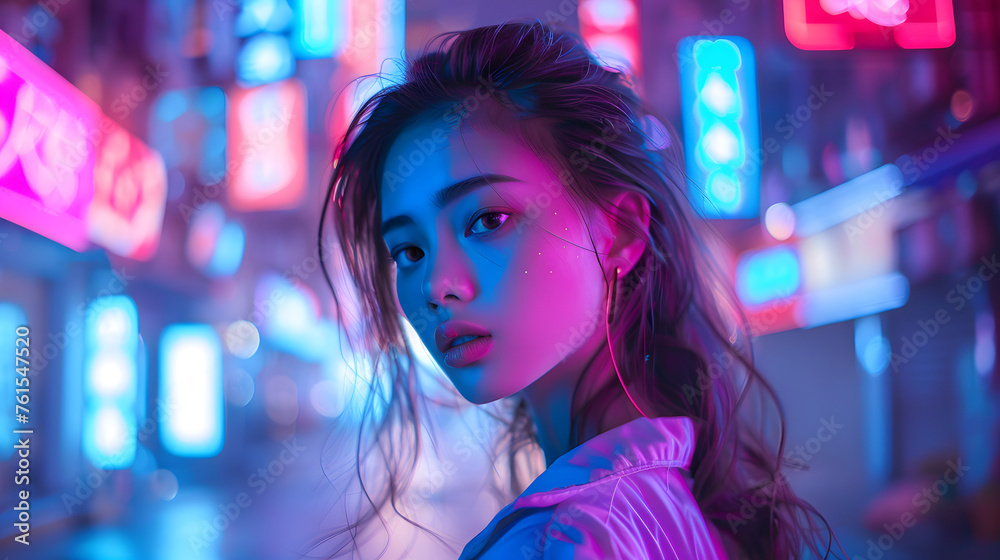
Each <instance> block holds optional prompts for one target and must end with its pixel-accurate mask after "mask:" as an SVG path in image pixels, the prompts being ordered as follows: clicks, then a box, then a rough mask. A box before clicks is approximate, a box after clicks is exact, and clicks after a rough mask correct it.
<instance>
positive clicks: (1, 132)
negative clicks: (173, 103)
mask: <svg viewBox="0 0 1000 560" xmlns="http://www.w3.org/2000/svg"><path fill="white" fill-rule="evenodd" d="M165 205H166V170H165V169H164V166H163V161H162V159H161V158H160V156H159V154H157V153H156V152H154V151H152V150H150V149H149V148H148V147H146V145H145V144H143V143H142V142H140V141H139V140H138V139H136V138H135V137H134V136H132V135H131V134H129V133H128V132H127V131H126V130H125V129H123V128H122V127H121V126H119V125H118V124H117V123H115V122H114V121H113V120H111V119H109V118H108V117H107V116H105V115H104V114H103V113H102V112H101V110H100V108H99V107H98V106H97V104H96V103H94V102H93V101H91V100H90V98H89V97H87V96H86V95H84V94H83V93H81V92H80V91H79V90H77V89H76V88H75V87H73V85H72V84H70V83H69V82H68V81H66V79H65V78H63V77H62V76H60V75H59V74H58V73H57V72H56V71H54V70H52V69H51V68H49V67H48V66H47V65H46V64H45V63H43V62H42V61H41V60H38V58H36V57H35V56H34V55H32V54H31V53H30V52H29V51H28V50H27V49H25V48H24V47H22V46H21V45H20V44H18V43H17V41H15V40H14V39H12V38H11V37H9V36H8V35H6V34H4V33H2V32H0V218H4V219H6V220H10V221H11V222H14V223H16V224H20V225H22V226H24V227H26V228H28V229H30V230H32V231H34V232H36V233H39V234H41V235H44V236H46V237H48V238H49V239H52V240H53V241H56V242H57V243H61V244H63V245H65V246H67V247H69V248H71V249H73V250H76V251H83V250H84V249H87V248H88V247H89V245H90V243H89V242H91V241H93V242H95V243H97V244H99V245H102V246H104V247H107V248H108V249H109V250H111V251H112V252H114V253H117V254H119V255H122V256H126V257H130V258H134V259H148V258H150V257H151V256H152V255H153V253H154V252H155V250H156V246H157V244H158V242H159V235H160V233H159V232H160V227H161V225H162V223H163V211H164V207H165Z"/></svg>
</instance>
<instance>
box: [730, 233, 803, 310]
mask: <svg viewBox="0 0 1000 560" xmlns="http://www.w3.org/2000/svg"><path fill="white" fill-rule="evenodd" d="M800 284H801V281H800V274H799V257H798V255H797V254H796V252H795V250H794V249H792V248H791V247H788V246H779V247H774V248H771V249H764V250H762V251H754V252H748V253H744V254H743V255H741V256H740V258H739V261H738V262H737V263H736V291H737V294H738V295H739V297H740V300H741V301H742V302H743V303H744V304H746V305H760V304H762V303H766V302H768V301H771V300H774V299H778V298H785V297H789V296H791V295H792V294H795V293H796V292H797V291H798V290H799V286H800Z"/></svg>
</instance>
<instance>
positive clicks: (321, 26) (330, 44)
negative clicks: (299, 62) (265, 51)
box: [292, 0, 349, 58]
mask: <svg viewBox="0 0 1000 560" xmlns="http://www.w3.org/2000/svg"><path fill="white" fill-rule="evenodd" d="M346 8H347V3H346V2H343V1H342V0H296V1H295V5H294V7H293V12H294V13H295V21H294V24H293V27H292V50H293V51H294V52H295V56H296V57H298V58H325V57H330V56H333V55H334V54H336V53H339V52H340V51H341V50H343V47H344V42H345V39H346V37H347V22H348V15H349V14H348V13H347V9H346Z"/></svg>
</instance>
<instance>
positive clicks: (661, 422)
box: [512, 416, 695, 507]
mask: <svg viewBox="0 0 1000 560" xmlns="http://www.w3.org/2000/svg"><path fill="white" fill-rule="evenodd" d="M694 447H695V436H694V424H693V422H692V421H691V419H690V418H688V417H686V416H664V417H657V418H646V417H642V418H636V419H635V420H631V421H629V422H626V423H625V424H622V425H621V426H618V427H615V428H612V429H610V430H608V431H606V432H604V433H601V434H598V435H596V436H594V437H592V438H591V439H589V440H587V441H585V442H583V443H581V444H580V445H578V446H576V447H574V448H573V449H571V450H569V451H567V452H566V453H564V454H563V455H562V456H561V457H559V458H558V459H556V460H555V461H553V462H552V464H551V465H550V466H549V468H547V469H546V470H545V471H544V472H542V474H540V475H538V477H537V478H536V479H535V480H534V482H532V483H531V484H530V485H529V486H528V488H527V489H526V490H525V491H524V492H523V493H522V494H521V496H519V497H518V498H517V500H515V501H514V503H513V504H512V505H514V506H515V507H542V506H544V505H547V504H544V503H541V502H549V503H556V502H558V501H560V500H559V497H560V495H561V494H563V493H564V492H560V491H561V490H572V487H574V486H580V485H583V484H590V483H592V482H596V481H598V480H600V479H602V478H605V477H608V476H611V475H614V474H616V473H621V472H622V471H627V470H630V469H635V468H641V467H649V466H672V467H678V468H682V469H687V468H688V467H690V466H691V457H692V456H693V455H694ZM541 493H546V494H549V495H550V496H551V498H550V499H546V500H540V499H538V498H537V497H536V496H535V495H537V494H541ZM526 502H530V505H528V504H527V503H526Z"/></svg>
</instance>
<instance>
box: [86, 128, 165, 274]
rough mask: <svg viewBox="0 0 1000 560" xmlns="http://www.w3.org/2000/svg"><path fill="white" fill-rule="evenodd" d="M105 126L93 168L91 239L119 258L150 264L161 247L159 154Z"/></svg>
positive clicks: (161, 171) (162, 184)
mask: <svg viewBox="0 0 1000 560" xmlns="http://www.w3.org/2000/svg"><path fill="white" fill-rule="evenodd" d="M108 121H109V123H107V124H106V125H105V127H106V129H107V130H106V132H105V134H104V135H103V136H102V138H101V143H100V144H99V146H98V152H97V161H96V162H95V164H94V198H93V201H92V202H91V205H90V211H89V214H88V219H87V221H88V223H89V226H90V227H89V232H90V239H91V240H92V241H94V242H95V243H98V244H100V245H103V246H104V247H107V248H108V250H110V251H112V252H113V253H115V254H118V255H121V256H123V257H129V258H132V259H137V260H149V259H150V258H151V257H152V256H153V254H154V253H155V252H156V247H157V245H159V242H160V228H161V226H162V225H163V211H164V208H165V206H166V202H167V171H166V167H165V166H164V164H163V158H161V157H160V154H159V153H157V152H155V151H153V150H150V149H149V148H148V147H146V145H145V144H143V143H142V142H140V141H139V140H138V139H137V138H135V137H134V136H132V135H131V134H129V133H128V132H127V131H126V130H125V129H124V128H122V127H121V126H119V125H117V124H115V123H114V122H113V121H110V119H108Z"/></svg>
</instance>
